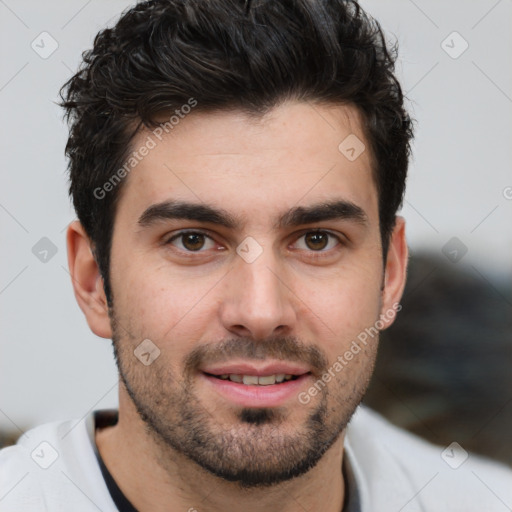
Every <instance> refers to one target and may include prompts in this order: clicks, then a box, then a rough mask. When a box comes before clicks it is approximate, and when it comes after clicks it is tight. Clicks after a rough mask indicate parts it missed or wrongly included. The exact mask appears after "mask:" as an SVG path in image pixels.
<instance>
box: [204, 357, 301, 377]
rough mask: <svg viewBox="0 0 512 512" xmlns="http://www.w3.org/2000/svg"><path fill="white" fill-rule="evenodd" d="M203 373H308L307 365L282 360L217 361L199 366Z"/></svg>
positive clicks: (261, 374)
mask: <svg viewBox="0 0 512 512" xmlns="http://www.w3.org/2000/svg"><path fill="white" fill-rule="evenodd" d="M201 371H203V372H204V373H210V374H211V375H232V374H235V375H257V376H258V377H265V376H267V375H277V374H279V373H284V374H285V375H303V374H305V373H309V371H310V369H309V368H308V367H307V366H304V365H301V364H299V363H287V362H284V361H276V362H271V363H268V362H267V363H265V364H262V365H261V366H256V365H255V364H254V363H244V362H240V363H219V364H216V365H210V366H205V367H203V368H201Z"/></svg>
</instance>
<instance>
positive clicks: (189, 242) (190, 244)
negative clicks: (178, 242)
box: [181, 233, 204, 251]
mask: <svg viewBox="0 0 512 512" xmlns="http://www.w3.org/2000/svg"><path fill="white" fill-rule="evenodd" d="M181 236H182V241H183V247H185V248H186V249H188V250H189V251H198V250H199V249H201V248H202V247H203V245H204V235H202V234H201V233H185V234H184V235H181Z"/></svg>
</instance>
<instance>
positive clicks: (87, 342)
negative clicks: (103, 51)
mask: <svg viewBox="0 0 512 512" xmlns="http://www.w3.org/2000/svg"><path fill="white" fill-rule="evenodd" d="M131 4H132V2H127V1H121V0H115V1H114V0H108V1H105V0H103V1H100V0H89V1H83V0H68V1H66V2H64V1H61V2H58V1H56V0H51V1H46V2H36V1H35V0H31V1H27V0H19V1H15V0H0V38H1V41H0V43H1V44H0V58H1V66H0V108H1V112H2V124H1V136H0V144H1V147H0V149H1V156H2V158H1V167H0V168H1V171H0V172H1V183H2V186H1V188H0V226H1V231H0V237H1V238H0V247H2V252H1V265H0V314H1V317H0V322H1V335H0V427H4V428H8V429H18V428H19V429H20V430H24V429H25V428H27V427H29V426H32V425H34V424H37V423H41V422H44V421H50V420H59V419H64V418H69V417H76V418H81V417H83V416H84V415H86V414H87V413H88V412H89V411H90V410H92V409H95V408H100V407H111V406H115V405H116V402H117V391H116V390H117V386H116V370H115V365H114V362H113V358H112V351H111V347H110V342H109V341H108V340H103V339H100V338H97V337H96V336H95V335H93V334H92V333H91V332H90V331H89V329H88V327H87V324H86V322H85V320H84V318H83V315H82V313H81V311H80V310H79V308H78V306H77V304H76V302H75V299H74V296H73V293H72V288H71V283H70V278H69V274H68V272H67V260H66V248H65V229H66V226H67V224H68V223H69V222H70V221H71V220H72V219H73V218H74V213H73V210H72V208H71V206H70V202H69V200H68V197H67V182H66V162H65V159H64V156H63V151H64V145H65V142H66V133H67V131H66V126H65V125H64V123H63V121H62V113H61V112H60V109H59V108H58V107H57V106H56V105H55V104H54V101H56V100H57V92H58V90H59V88H60V86H61V85H62V84H63V83H64V82H65V81H66V80H67V79H68V78H69V77H70V76H71V74H72V72H73V71H74V70H75V69H76V67H77V65H78V63H79V61H80V55H81V52H82V51H83V50H85V49H88V48H89V47H90V46H91V43H92V40H93V38H94V35H95V34H96V33H97V31H98V30H99V29H100V28H102V27H104V26H105V25H106V24H112V22H113V21H114V20H115V18H116V17H117V15H118V14H119V13H120V12H121V11H122V10H123V9H124V8H126V7H127V6H129V5H131ZM363 5H364V7H365V8H366V9H367V10H368V11H369V12H370V13H371V14H372V15H373V16H375V17H376V18H377V19H378V20H379V21H380V22H381V24H382V25H383V27H384V29H385V30H386V32H387V34H388V36H389V37H390V38H396V39H397V40H398V43H399V47H400V62H399V66H398V75H399V77H400V79H401V81H402V84H403V87H404V90H405V91H406V92H407V96H408V98H409V109H410V110H411V113H412V115H413V117H415V118H416V119H417V121H418V125H417V128H416V141H415V147H414V160H413V162H412V164H411V168H410V175H409V179H408V190H407V194H406V200H405V203H404V208H403V210H402V214H403V215H404V216H405V218H406V220H407V223H408V227H407V234H408V238H409V245H410V248H411V251H412V252H413V253H414V252H418V251H420V250H422V249H428V250H430V251H432V252H434V253H437V254H440V253H443V251H444V252H445V253H446V254H447V257H449V258H455V253H453V252H452V251H453V250H454V249H455V250H457V251H458V252H457V255H456V258H455V259H458V258H460V256H461V255H462V253H463V249H464V247H465V248H467V253H466V254H465V255H464V256H463V257H462V259H460V261H458V262H456V263H453V264H454V265H465V266H468V268H470V269H471V271H472V272H474V273H475V275H476V276H478V278H479V279H481V280H482V281H483V282H485V283H487V284H488V286H491V287H496V286H497V284H499V283H500V282H503V280H504V279H510V278H511V274H512V272H511V269H512V264H511V261H512V258H511V257H512V172H511V165H510V162H512V149H511V148H512V133H511V132H512V61H511V58H510V49H511V48H512V31H511V30H510V28H511V20H512V1H511V0H499V1H496V0H477V1H475V0H473V1H471V2H468V1H465V0H456V1H455V0H451V1H449V2H446V1H441V0H437V1H431V0H430V1H427V0H415V1H412V0H392V1H389V0H388V1H385V2H384V1H382V0H371V1H370V0H368V1H365V2H363ZM454 31H455V32H457V33H458V34H460V36H459V35H457V34H455V35H454V34H453V32H454ZM42 32H47V33H49V34H50V36H51V38H52V39H53V40H55V41H56V43H54V42H53V41H52V39H50V37H49V36H40V34H41V33H42ZM41 40H43V41H41ZM443 41H445V42H444V43H443ZM464 41H466V42H467V44H468V45H469V46H468V48H467V50H466V51H465V52H464V53H462V54H460V55H459V53H460V52H461V50H462V49H463V48H464V46H465V44H466V43H465V42H464ZM33 42H34V43H33ZM32 44H33V45H34V47H35V48H36V49H37V51H38V52H39V54H38V53H37V52H36V51H35V50H34V49H33V48H32V46H31V45H32ZM52 44H54V45H55V44H58V48H57V49H56V50H55V51H54V52H53V53H52V54H51V55H49V56H47V58H42V57H41V56H40V54H41V53H43V52H45V51H46V52H49V50H50V49H51V48H52V46H51V45H52ZM449 53H451V56H450V55H449ZM44 56H46V55H44ZM454 57H457V58H454ZM43 237H46V238H48V239H49V240H50V241H51V244H53V245H51V246H48V242H47V241H42V242H41V241H40V240H41V239H42V238H43ZM453 237H456V238H457V239H458V240H459V241H452V242H451V243H450V245H448V246H446V244H447V243H448V242H449V240H451V239H452V238H453ZM36 244H38V245H36ZM453 244H454V245H453ZM462 244H463V245H462ZM34 246H35V249H34ZM53 246H54V250H56V251H57V252H56V253H55V254H54V255H52V251H51V248H52V247H53ZM48 247H50V251H49V252H48V253H47V254H45V253H44V252H41V251H43V250H44V249H48ZM443 248H444V249H443ZM34 253H35V254H34ZM41 258H42V259H43V260H44V259H45V258H46V261H41Z"/></svg>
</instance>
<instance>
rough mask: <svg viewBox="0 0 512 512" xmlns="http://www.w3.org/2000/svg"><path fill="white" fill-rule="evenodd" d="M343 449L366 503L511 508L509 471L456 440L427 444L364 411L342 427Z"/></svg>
mask: <svg viewBox="0 0 512 512" xmlns="http://www.w3.org/2000/svg"><path fill="white" fill-rule="evenodd" d="M346 449H347V452H348V454H349V457H350V458H351V459H352V460H351V462H353V464H355V465H356V466H357V468H356V471H357V472H358V473H359V479H360V481H361V486H362V487H363V489H364V491H363V492H364V493H366V501H373V500H375V499H379V500H380V499H386V500H388V501H389V500H390V499H391V500H392V501H393V502H394V505H395V506H396V507H397V510H398V509H400V510H402V507H403V510H404V511H407V510H410V511H412V510H438V509H439V507H441V506H442V509H443V510H445V511H451V510H454V511H455V510H475V509H476V508H477V507H480V508H482V509H484V510H490V511H494V510H496V511H498V510H503V509H504V504H506V506H507V507H509V508H510V507H512V470H511V469H510V468H508V467H506V466H504V465H502V464H499V463H497V462H493V461H491V460H488V459H486V458H484V457H480V456H478V455H475V454H472V453H468V452H466V451H465V450H464V447H463V446H460V445H459V444H458V443H456V440H454V442H453V443H451V444H450V445H448V446H436V445H433V444H431V443H428V442H427V441H425V440H423V439H420V438H419V437H417V436H414V435H413V434H411V433H409V432H407V431H405V430H403V429H400V428H398V427H396V426H394V425H392V424H391V423H390V422H388V421H387V420H386V419H384V418H383V417H382V416H380V415H379V414H377V413H375V412H374V411H372V410H370V409H368V408H366V407H359V409H358V410H357V411H356V413H355V414H354V416H353V418H352V420H351V422H350V424H349V426H348V427H347V434H346ZM436 507H437V508H436ZM377 508H379V507H377ZM386 510H387V509H386ZM389 510H391V507H390V508H389Z"/></svg>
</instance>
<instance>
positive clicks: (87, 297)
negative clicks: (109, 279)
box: [67, 221, 112, 338]
mask: <svg viewBox="0 0 512 512" xmlns="http://www.w3.org/2000/svg"><path fill="white" fill-rule="evenodd" d="M67 247H68V265H69V272H70V274H71V282H72V285H73V290H74V292H75V297H76V300H77V302H78V305H79V306H80V309H81V310H82V311H83V313H84V315H85V318H86V320H87V323H88V324H89V327H90V329H91V330H92V332H94V334H96V335H97V336H100V337H101V338H111V337H112V331H111V327H110V318H109V316H108V304H107V299H106V296H105V290H104V286H103V279H102V277H101V274H100V271H99V268H98V265H97V263H96V260H95V258H94V255H93V253H92V250H91V243H90V240H89V237H88V236H87V234H86V233H85V230H84V229H83V227H82V225H81V224H80V223H79V222H78V221H75V222H72V223H71V224H70V225H69V227H68V231H67Z"/></svg>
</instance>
